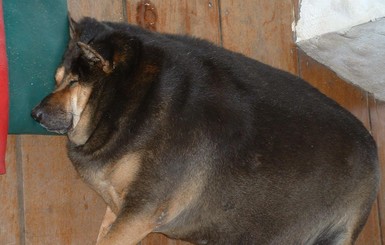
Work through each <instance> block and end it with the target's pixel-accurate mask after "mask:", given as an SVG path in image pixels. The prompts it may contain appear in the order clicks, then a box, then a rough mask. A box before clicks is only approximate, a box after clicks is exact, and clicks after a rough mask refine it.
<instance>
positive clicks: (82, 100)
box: [70, 85, 91, 128]
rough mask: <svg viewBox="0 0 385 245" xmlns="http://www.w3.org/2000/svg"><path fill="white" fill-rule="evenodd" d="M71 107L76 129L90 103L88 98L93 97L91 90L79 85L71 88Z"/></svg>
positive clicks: (73, 123) (73, 124)
mask: <svg viewBox="0 0 385 245" xmlns="http://www.w3.org/2000/svg"><path fill="white" fill-rule="evenodd" d="M70 90H71V107H72V112H71V113H72V115H73V122H72V126H73V128H76V126H77V124H78V122H79V120H80V117H81V114H82V112H83V110H84V108H85V107H86V104H87V102H88V98H89V97H90V95H91V88H89V87H85V86H81V85H77V86H75V87H74V88H71V89H70Z"/></svg>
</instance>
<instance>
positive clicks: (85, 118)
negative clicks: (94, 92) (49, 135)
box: [67, 105, 93, 146]
mask: <svg viewBox="0 0 385 245" xmlns="http://www.w3.org/2000/svg"><path fill="white" fill-rule="evenodd" d="M91 125H92V124H91V110H90V107H89V106H88V105H87V106H86V107H85V108H84V111H83V112H82V114H81V117H80V119H79V122H78V123H77V125H76V127H75V128H74V129H72V130H71V131H69V132H68V134H67V136H68V139H69V141H71V142H72V143H73V144H75V145H78V146H80V145H84V144H85V143H86V142H87V141H88V139H89V138H90V136H91V134H92V131H93V129H91Z"/></svg>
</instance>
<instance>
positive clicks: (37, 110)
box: [31, 106, 43, 122]
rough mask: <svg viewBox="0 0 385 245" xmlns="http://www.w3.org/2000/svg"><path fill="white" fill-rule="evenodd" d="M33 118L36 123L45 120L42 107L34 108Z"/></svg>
mask: <svg viewBox="0 0 385 245" xmlns="http://www.w3.org/2000/svg"><path fill="white" fill-rule="evenodd" d="M31 116H32V118H33V119H34V120H35V121H37V122H41V119H42V118H43V111H42V110H41V108H40V106H36V107H35V108H33V110H32V112H31Z"/></svg>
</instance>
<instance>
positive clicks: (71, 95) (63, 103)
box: [31, 18, 138, 141]
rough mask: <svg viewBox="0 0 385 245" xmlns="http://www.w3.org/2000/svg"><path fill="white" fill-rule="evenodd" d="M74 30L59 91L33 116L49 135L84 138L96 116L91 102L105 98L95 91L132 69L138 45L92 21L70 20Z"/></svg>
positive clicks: (59, 75)
mask: <svg viewBox="0 0 385 245" xmlns="http://www.w3.org/2000/svg"><path fill="white" fill-rule="evenodd" d="M70 30H71V32H70V33H71V38H70V41H69V43H68V47H67V50H66V52H65V54H64V57H63V61H62V64H61V65H60V66H59V67H58V68H57V71H56V75H55V80H56V86H55V90H54V91H53V92H52V93H51V94H49V95H48V96H47V97H45V98H44V99H43V100H42V101H41V102H40V103H39V104H38V105H37V106H36V107H35V108H34V109H33V110H32V114H31V115H32V117H33V118H34V119H35V120H36V121H37V122H39V123H40V124H41V125H42V126H43V127H45V128H46V129H47V130H49V131H52V132H57V133H61V134H64V133H68V134H70V133H71V134H74V132H76V134H79V133H80V134H84V130H86V128H87V126H88V124H89V121H90V120H91V116H92V113H93V112H92V111H90V110H91V109H90V108H88V107H90V106H89V102H90V100H91V98H92V97H95V96H97V95H96V94H98V96H101V95H100V94H101V93H100V92H98V93H95V90H100V89H102V88H103V83H106V82H108V80H109V78H110V77H112V76H114V74H115V73H116V72H122V70H124V69H125V67H124V66H128V65H130V61H131V60H133V57H134V56H135V53H136V50H137V49H138V41H137V40H135V39H134V38H132V37H128V36H127V33H125V32H122V31H119V30H115V29H114V28H112V27H111V26H109V25H108V24H106V23H102V22H98V21H96V20H94V19H91V18H84V19H83V20H81V21H80V22H79V23H76V22H75V21H73V20H72V19H71V18H70ZM94 107H95V106H94ZM87 108H88V109H87ZM82 132H83V133H82ZM83 141H84V140H83Z"/></svg>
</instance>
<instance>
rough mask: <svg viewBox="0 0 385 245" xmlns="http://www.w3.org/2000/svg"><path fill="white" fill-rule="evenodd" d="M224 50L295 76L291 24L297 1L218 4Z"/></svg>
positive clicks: (247, 0) (226, 1) (248, 0)
mask: <svg viewBox="0 0 385 245" xmlns="http://www.w3.org/2000/svg"><path fill="white" fill-rule="evenodd" d="M220 3H221V21H222V40H223V46H224V47H225V48H228V49H231V50H234V51H237V52H240V53H243V54H245V55H246V56H249V57H252V58H254V59H257V60H259V61H262V62H264V63H267V64H269V65H271V66H273V67H276V68H280V69H283V70H286V71H289V72H291V73H293V74H298V66H297V63H298V62H297V59H298V58H297V48H296V46H295V44H294V40H293V39H294V37H293V32H292V29H291V25H292V23H293V22H294V21H295V12H296V11H295V9H296V6H297V4H296V3H297V1H293V0H243V1H238V0H221V2H220Z"/></svg>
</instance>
